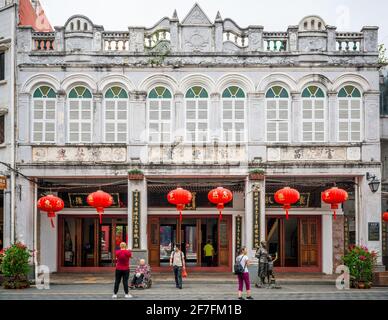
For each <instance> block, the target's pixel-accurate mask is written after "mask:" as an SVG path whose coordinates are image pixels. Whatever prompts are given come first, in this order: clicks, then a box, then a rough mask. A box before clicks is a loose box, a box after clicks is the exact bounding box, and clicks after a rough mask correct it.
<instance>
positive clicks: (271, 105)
mask: <svg viewBox="0 0 388 320" xmlns="http://www.w3.org/2000/svg"><path fill="white" fill-rule="evenodd" d="M265 97H266V127H267V130H266V131H267V132H266V134H267V141H268V142H288V141H289V114H290V111H289V108H290V99H289V94H288V92H287V90H286V89H284V88H283V87H280V86H273V87H272V88H269V89H268V91H267V93H266V95H265Z"/></svg>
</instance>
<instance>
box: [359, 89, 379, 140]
mask: <svg viewBox="0 0 388 320" xmlns="http://www.w3.org/2000/svg"><path fill="white" fill-rule="evenodd" d="M379 105H380V94H379V92H378V91H376V92H367V93H365V94H364V106H363V107H362V108H361V110H364V112H363V114H364V117H365V118H364V123H363V125H362V127H363V128H364V139H365V141H367V142H379V141H380V131H379V130H376V124H378V123H379V122H380V109H379Z"/></svg>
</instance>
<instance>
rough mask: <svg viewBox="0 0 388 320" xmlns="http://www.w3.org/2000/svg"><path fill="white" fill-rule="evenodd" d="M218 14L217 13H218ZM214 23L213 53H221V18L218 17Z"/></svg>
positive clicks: (222, 30) (222, 35)
mask: <svg viewBox="0 0 388 320" xmlns="http://www.w3.org/2000/svg"><path fill="white" fill-rule="evenodd" d="M218 14H219V13H218ZM218 14H217V18H216V20H215V22H214V28H215V30H214V49H215V52H222V47H223V43H224V39H223V38H224V34H223V33H224V28H223V22H222V19H221V16H218Z"/></svg>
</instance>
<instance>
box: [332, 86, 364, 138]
mask: <svg viewBox="0 0 388 320" xmlns="http://www.w3.org/2000/svg"><path fill="white" fill-rule="evenodd" d="M346 86H352V87H353V88H354V89H357V90H358V91H359V93H360V97H339V93H340V91H341V90H342V89H344V90H345V92H346V89H345V87H346ZM354 89H353V90H354ZM352 93H353V91H352ZM340 101H346V102H347V112H348V118H347V121H341V119H340V114H339V112H340ZM352 101H359V103H360V118H359V119H358V120H357V121H352V119H351V102H352ZM363 106H364V98H363V92H362V90H360V88H358V87H357V86H355V85H353V84H349V85H347V84H344V85H342V86H341V87H340V88H339V90H338V93H337V114H338V119H337V128H338V130H337V141H338V142H339V143H360V142H362V141H363V139H364V134H363V132H364V118H365V117H364V107H363ZM341 122H344V123H345V122H346V123H347V124H348V130H347V135H348V139H347V140H341V139H340V123H341ZM354 122H355V123H359V124H360V139H359V140H352V139H351V137H352V130H351V124H352V123H354Z"/></svg>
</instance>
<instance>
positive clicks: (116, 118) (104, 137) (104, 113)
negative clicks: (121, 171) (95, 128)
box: [102, 86, 129, 144]
mask: <svg viewBox="0 0 388 320" xmlns="http://www.w3.org/2000/svg"><path fill="white" fill-rule="evenodd" d="M114 87H118V88H120V89H121V90H124V91H125V93H126V95H127V98H119V97H113V98H106V94H107V92H108V91H109V90H111V89H112V88H114ZM107 101H109V102H114V114H115V119H114V120H107V119H106V102H107ZM119 101H125V102H126V111H127V118H126V119H125V120H121V119H118V116H117V113H118V102H119ZM102 109H103V111H102V119H103V126H102V135H103V141H104V143H112V144H128V142H129V141H128V140H129V94H128V91H127V90H126V89H124V88H123V87H121V86H111V87H109V88H108V89H106V90H105V93H104V95H103V108H102ZM107 123H113V124H114V126H115V131H114V132H113V133H114V135H115V139H114V141H107V139H106V124H107ZM120 123H125V124H126V132H125V141H124V142H122V141H118V139H117V136H118V130H117V126H118V124H120Z"/></svg>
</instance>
